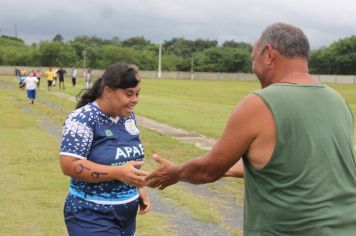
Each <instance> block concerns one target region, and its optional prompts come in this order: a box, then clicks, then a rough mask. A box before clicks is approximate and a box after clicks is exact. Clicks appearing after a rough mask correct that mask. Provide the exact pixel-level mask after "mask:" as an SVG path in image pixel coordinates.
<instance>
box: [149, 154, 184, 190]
mask: <svg viewBox="0 0 356 236" xmlns="http://www.w3.org/2000/svg"><path fill="white" fill-rule="evenodd" d="M153 160H155V161H156V162H157V163H158V164H159V165H160V166H159V167H158V168H157V169H156V170H155V171H153V172H152V173H150V174H149V175H148V176H147V177H146V185H147V186H149V187H151V188H157V187H158V189H160V190H163V189H165V188H166V187H168V186H170V185H172V184H175V183H177V182H178V181H179V171H180V166H178V165H174V164H173V163H172V162H170V161H168V160H166V159H164V158H162V157H160V156H158V155H157V154H153Z"/></svg>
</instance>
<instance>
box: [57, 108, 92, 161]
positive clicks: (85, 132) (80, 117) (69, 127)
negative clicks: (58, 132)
mask: <svg viewBox="0 0 356 236" xmlns="http://www.w3.org/2000/svg"><path fill="white" fill-rule="evenodd" d="M93 121H94V118H93V116H92V114H90V113H88V112H85V111H84V109H81V108H80V109H78V110H76V111H75V112H73V113H72V114H70V115H69V116H68V118H67V119H66V121H65V122H64V126H63V138H62V143H61V151H60V155H66V156H73V157H77V158H79V159H87V157H88V155H89V152H90V148H91V145H92V142H93V137H94V132H93V130H94V122H93Z"/></svg>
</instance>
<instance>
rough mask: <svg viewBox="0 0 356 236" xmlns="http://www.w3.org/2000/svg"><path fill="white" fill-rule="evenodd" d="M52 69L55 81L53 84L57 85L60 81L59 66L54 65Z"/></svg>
mask: <svg viewBox="0 0 356 236" xmlns="http://www.w3.org/2000/svg"><path fill="white" fill-rule="evenodd" d="M52 71H53V83H52V86H56V85H57V83H58V80H57V79H58V68H57V67H53V68H52Z"/></svg>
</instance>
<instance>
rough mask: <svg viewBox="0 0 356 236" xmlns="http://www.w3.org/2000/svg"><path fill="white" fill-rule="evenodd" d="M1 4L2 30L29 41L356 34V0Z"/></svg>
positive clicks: (315, 43)
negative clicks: (278, 30)
mask: <svg viewBox="0 0 356 236" xmlns="http://www.w3.org/2000/svg"><path fill="white" fill-rule="evenodd" d="M1 1H2V2H3V3H2V4H1V6H2V7H1V8H0V15H1V19H0V28H1V33H3V34H8V35H14V31H15V30H14V25H15V24H16V25H17V29H18V36H19V37H20V38H23V39H24V40H25V41H26V42H29V43H31V42H38V41H40V40H45V39H52V38H53V37H54V36H55V35H56V34H57V33H60V34H62V36H63V37H64V38H65V39H66V40H70V39H73V38H74V37H75V36H79V35H96V36H98V37H102V38H112V37H115V36H117V37H119V38H120V39H126V38H129V37H133V36H144V37H146V38H147V39H149V40H151V41H152V42H159V41H160V40H170V39H172V38H173V37H185V38H187V39H197V38H203V39H217V40H219V42H220V43H222V42H223V41H225V40H232V39H233V40H237V41H244V42H247V43H253V42H254V41H255V39H256V38H257V37H258V35H259V34H260V32H261V31H262V30H263V29H264V28H265V27H266V26H267V25H269V24H271V23H274V22H277V21H282V22H289V23H293V24H295V25H297V26H300V27H301V28H302V29H303V30H304V31H305V33H306V35H307V36H308V37H309V39H310V42H311V46H312V48H318V47H321V46H323V45H328V44H330V43H332V42H333V41H336V40H338V39H340V38H344V37H348V36H351V35H354V34H356V14H354V10H355V9H356V1H354V0H338V1H323V0H314V1H309V0H299V1H295V0H293V1H292V0H270V1H264V0H250V1H242V0H219V1H216V0H204V1H203V0H195V1H191V0H177V1H163V0H131V1H126V0H91V1H84V0H76V1H69V0H61V1H50V0H28V1H22V0H12V1H6V3H5V0H0V3H1Z"/></svg>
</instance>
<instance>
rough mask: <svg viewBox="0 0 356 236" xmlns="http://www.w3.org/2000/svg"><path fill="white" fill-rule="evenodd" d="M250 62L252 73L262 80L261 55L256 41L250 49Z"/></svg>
mask: <svg viewBox="0 0 356 236" xmlns="http://www.w3.org/2000/svg"><path fill="white" fill-rule="evenodd" d="M251 60H252V71H253V73H255V75H256V76H257V78H258V79H259V80H260V81H262V80H263V64H264V63H263V53H262V54H261V53H260V50H259V45H258V41H257V42H256V43H255V44H254V45H253V47H252V53H251Z"/></svg>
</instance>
